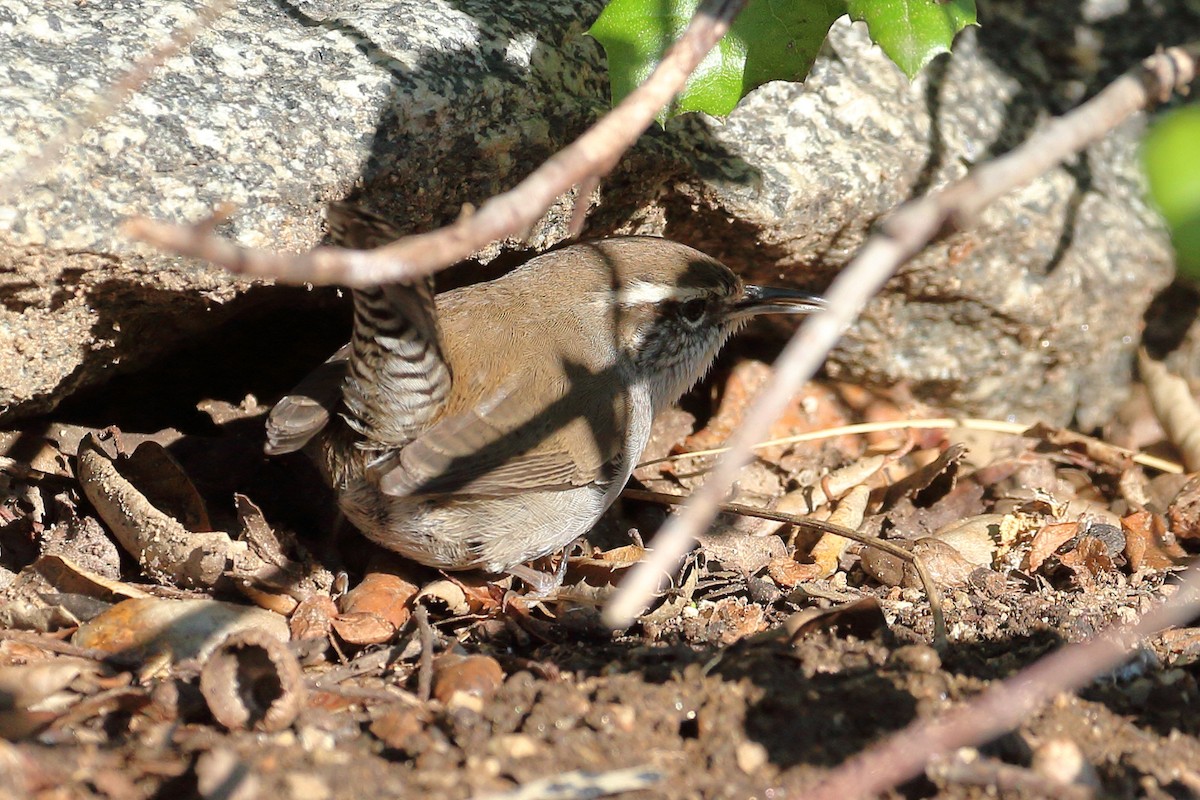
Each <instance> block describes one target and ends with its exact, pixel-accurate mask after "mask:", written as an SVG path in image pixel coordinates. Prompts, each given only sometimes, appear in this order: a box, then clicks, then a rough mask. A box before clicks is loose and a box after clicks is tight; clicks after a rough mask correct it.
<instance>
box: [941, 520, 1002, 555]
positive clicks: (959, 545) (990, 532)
mask: <svg viewBox="0 0 1200 800" xmlns="http://www.w3.org/2000/svg"><path fill="white" fill-rule="evenodd" d="M1003 521H1004V515H1003V514H978V515H976V516H973V517H968V518H966V519H960V520H958V521H957V522H952V523H951V524H949V525H946V526H944V527H942V528H939V529H938V530H937V531H935V532H934V534H933V538H934V539H937V540H938V541H941V542H945V543H946V544H948V545H950V546H951V547H953V548H954V549H955V550H957V551H958V552H959V555H961V556H962V557H963V558H965V559H966V560H967V561H970V562H971V563H972V564H974V565H975V566H977V567H991V566H992V563H993V559H994V558H995V555H996V542H997V541H998V540H999V539H1000V523H1001V522H1003Z"/></svg>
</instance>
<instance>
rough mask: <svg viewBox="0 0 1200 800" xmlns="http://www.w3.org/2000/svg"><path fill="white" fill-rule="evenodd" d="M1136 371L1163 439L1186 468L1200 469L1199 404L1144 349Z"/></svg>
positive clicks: (1190, 393)
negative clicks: (1181, 459)
mask: <svg viewBox="0 0 1200 800" xmlns="http://www.w3.org/2000/svg"><path fill="white" fill-rule="evenodd" d="M1138 373H1139V374H1140V375H1141V378H1142V383H1144V384H1145V385H1146V391H1147V394H1149V396H1150V405H1151V407H1153V409H1154V415H1155V416H1156V417H1158V421H1159V422H1160V423H1161V424H1162V427H1163V430H1164V431H1165V432H1166V434H1167V439H1168V440H1169V441H1170V442H1171V444H1173V445H1175V448H1176V449H1177V450H1179V454H1180V455H1181V456H1182V457H1183V463H1184V464H1185V465H1186V466H1187V471H1188V472H1196V471H1198V470H1200V407H1198V406H1197V405H1196V399H1195V398H1194V397H1192V390H1191V389H1190V388H1189V387H1188V384H1187V381H1185V380H1184V379H1183V378H1181V377H1179V376H1177V375H1172V374H1171V372H1170V370H1168V369H1167V367H1166V365H1165V364H1163V363H1161V362H1159V361H1155V360H1154V359H1152V358H1150V354H1149V353H1147V352H1146V349H1145V348H1139V349H1138Z"/></svg>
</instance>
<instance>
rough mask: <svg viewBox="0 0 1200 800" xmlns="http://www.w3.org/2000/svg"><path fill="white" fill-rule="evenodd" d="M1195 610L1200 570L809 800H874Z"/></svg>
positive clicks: (892, 740)
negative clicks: (1139, 611) (1135, 615)
mask: <svg viewBox="0 0 1200 800" xmlns="http://www.w3.org/2000/svg"><path fill="white" fill-rule="evenodd" d="M1197 609H1200V569H1197V568H1196V567H1192V568H1190V569H1189V570H1188V571H1187V572H1186V573H1184V575H1183V580H1182V581H1181V583H1180V586H1179V589H1178V591H1177V592H1176V594H1175V595H1174V596H1173V597H1171V598H1170V600H1168V601H1167V602H1165V603H1162V604H1161V605H1159V606H1158V607H1157V608H1155V609H1154V610H1153V611H1151V612H1150V613H1148V614H1146V615H1145V616H1143V617H1142V618H1141V619H1140V620H1139V621H1138V622H1137V624H1136V625H1133V626H1132V627H1125V628H1115V629H1112V630H1110V631H1108V632H1106V633H1105V634H1103V635H1101V636H1099V637H1097V638H1095V639H1092V640H1091V641H1089V642H1084V643H1081V644H1072V645H1067V646H1066V647H1063V648H1062V649H1060V650H1058V651H1056V652H1054V653H1051V654H1050V655H1048V656H1046V657H1045V658H1043V659H1041V660H1040V661H1038V662H1037V663H1035V664H1033V665H1032V666H1029V667H1026V668H1025V669H1023V670H1021V671H1020V672H1018V673H1017V674H1016V675H1014V676H1012V677H1011V678H1009V679H1007V680H1005V681H1002V682H1001V683H998V684H993V685H992V686H991V687H989V688H988V689H987V690H986V691H984V692H983V693H982V694H981V695H979V696H978V697H976V698H975V699H974V700H972V701H971V702H969V703H966V704H965V705H962V706H959V707H958V708H956V709H954V710H953V711H950V712H949V713H947V714H944V715H942V716H941V717H938V718H936V719H931V720H922V721H919V722H916V723H914V724H912V725H909V726H908V727H907V728H905V729H904V730H902V731H899V732H897V733H894V734H892V735H891V736H889V737H888V738H887V739H885V740H883V741H882V742H880V743H879V744H877V745H875V746H874V747H871V748H869V749H868V750H866V751H864V752H862V753H860V754H858V755H857V756H854V757H853V758H851V759H850V760H849V761H846V762H845V763H844V764H842V765H841V766H840V767H838V768H837V769H835V770H834V771H833V772H832V773H830V774H829V775H828V776H827V777H826V779H825V780H824V781H823V782H822V783H821V784H819V785H818V786H817V787H816V788H815V789H813V790H812V792H810V793H809V794H807V795H805V797H806V798H807V800H847V799H848V798H853V797H867V796H870V797H874V796H876V795H878V794H881V793H883V792H885V791H887V790H888V789H889V788H891V787H893V786H896V785H897V784H899V783H902V782H904V781H906V780H909V779H910V778H914V777H916V776H917V775H919V774H921V772H922V771H923V770H924V767H925V764H926V763H927V762H928V761H929V759H930V758H932V757H933V756H934V755H936V754H938V753H945V752H949V751H951V750H953V749H955V748H958V747H964V746H966V745H978V744H981V743H983V742H986V741H988V740H990V739H992V738H993V737H995V736H997V735H999V734H1001V733H1003V732H1004V731H1007V730H1010V729H1012V728H1014V727H1016V726H1017V725H1019V724H1020V723H1021V721H1022V720H1024V719H1026V718H1027V717H1028V716H1029V715H1030V714H1032V713H1033V712H1034V711H1036V710H1037V709H1038V708H1039V707H1041V706H1042V705H1044V704H1045V703H1047V702H1048V701H1050V700H1052V699H1053V698H1054V697H1055V696H1056V695H1058V694H1060V693H1062V692H1070V691H1074V690H1076V689H1079V688H1080V687H1082V686H1084V685H1086V684H1087V683H1088V681H1089V680H1091V678H1092V676H1093V675H1096V674H1099V673H1101V672H1105V671H1108V670H1111V669H1113V668H1114V667H1116V666H1118V665H1119V664H1120V663H1121V662H1122V661H1123V660H1124V658H1125V654H1126V653H1127V652H1128V650H1129V648H1130V647H1131V646H1133V644H1135V643H1136V642H1137V641H1138V640H1139V639H1142V638H1143V637H1146V636H1149V635H1150V634H1152V633H1155V632H1156V631H1160V630H1163V629H1164V628H1169V627H1171V626H1174V625H1179V624H1182V623H1184V622H1187V621H1188V620H1189V619H1190V618H1191V617H1192V616H1194V615H1195V613H1196V611H1197Z"/></svg>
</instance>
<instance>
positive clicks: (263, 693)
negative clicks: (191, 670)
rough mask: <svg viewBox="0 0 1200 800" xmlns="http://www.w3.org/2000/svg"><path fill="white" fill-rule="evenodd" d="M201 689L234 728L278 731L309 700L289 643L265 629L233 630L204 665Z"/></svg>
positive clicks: (215, 714) (219, 715) (218, 714)
mask: <svg viewBox="0 0 1200 800" xmlns="http://www.w3.org/2000/svg"><path fill="white" fill-rule="evenodd" d="M200 692H201V694H203V695H204V699H205V701H206V702H207V703H208V708H209V710H210V711H211V712H212V715H213V717H215V718H216V720H217V722H220V723H221V724H222V725H224V726H225V727H226V728H229V729H230V730H239V729H250V728H252V729H254V730H259V731H266V732H272V731H279V730H283V729H284V728H286V727H288V726H289V725H291V724H292V722H294V721H295V719H296V715H297V714H299V713H300V709H301V708H302V707H303V705H304V696H305V687H304V676H303V675H302V674H301V671H300V664H299V662H297V661H296V657H295V656H293V655H292V653H291V651H289V650H288V648H287V645H286V644H284V643H283V642H281V641H279V640H278V639H276V638H274V637H272V636H270V635H268V634H264V633H262V632H261V631H256V630H246V631H239V632H237V633H233V634H230V635H229V636H228V637H227V638H226V639H225V640H224V641H223V642H221V644H220V645H218V646H217V649H216V650H214V651H213V654H212V655H211V656H210V657H209V659H208V661H207V663H205V665H204V668H203V669H202V670H201V671H200Z"/></svg>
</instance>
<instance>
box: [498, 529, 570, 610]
mask: <svg viewBox="0 0 1200 800" xmlns="http://www.w3.org/2000/svg"><path fill="white" fill-rule="evenodd" d="M583 538H584V537H582V536H580V537H579V538H578V539H576V540H575V541H573V542H571V543H570V544H569V545H567V546H566V547H565V548H563V551H562V558H560V559H559V562H558V566H557V567H555V569H554V572H553V573H546V572H540V571H539V570H536V569H534V568H533V567H530V566H526V565H525V564H517V565H516V566H514V567H509V568H508V569H507V570H505V572H507V573H508V574H509V575H512V576H513V577H514V578H519V579H520V580H522V581H523V582H524V583H525V586H526V587H527V589H528V591H526V592H525V594H523V595H521V599H522V600H531V601H538V600H549V599H550V598H551V597H552V596H553V595H554V594H555V593H557V592H558V590H559V589H560V588H562V585H563V579H564V578H565V577H566V576H567V562H568V561H570V560H571V553H572V551H574V550H575V548H576V547H577V546H578V545H579V543H580V542H582V541H583Z"/></svg>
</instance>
